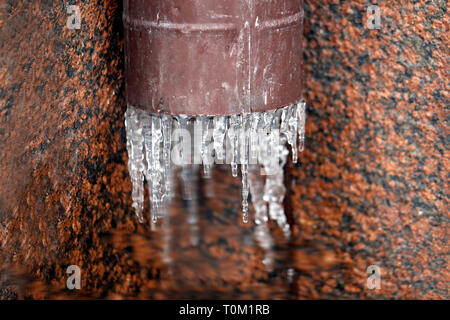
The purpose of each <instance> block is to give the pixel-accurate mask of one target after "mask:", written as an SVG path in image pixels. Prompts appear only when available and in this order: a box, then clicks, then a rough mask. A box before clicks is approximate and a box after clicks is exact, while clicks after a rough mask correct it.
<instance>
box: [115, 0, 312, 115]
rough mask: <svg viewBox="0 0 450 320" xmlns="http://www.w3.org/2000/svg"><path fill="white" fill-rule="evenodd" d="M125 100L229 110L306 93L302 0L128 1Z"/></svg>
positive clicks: (158, 108) (170, 110) (275, 103)
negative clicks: (303, 66)
mask: <svg viewBox="0 0 450 320" xmlns="http://www.w3.org/2000/svg"><path fill="white" fill-rule="evenodd" d="M123 20H124V24H125V29H126V31H125V33H126V81H127V99H128V103H129V104H131V105H133V106H137V107H141V108H143V109H146V110H149V111H150V112H153V113H166V114H174V115H180V114H184V115H229V114H236V113H243V112H255V111H263V110H269V109H274V108H277V107H281V106H286V105H289V104H291V103H294V102H296V101H298V100H300V99H301V96H302V85H301V66H302V42H301V39H302V22H303V1H302V0H272V1H267V0H266V1H256V0H209V1H204V0H171V1H163V0H154V1H146V0H125V2H124V15H123Z"/></svg>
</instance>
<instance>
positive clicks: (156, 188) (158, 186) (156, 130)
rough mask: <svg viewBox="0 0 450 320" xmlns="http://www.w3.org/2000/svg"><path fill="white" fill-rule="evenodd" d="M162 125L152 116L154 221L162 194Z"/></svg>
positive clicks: (158, 119)
mask: <svg viewBox="0 0 450 320" xmlns="http://www.w3.org/2000/svg"><path fill="white" fill-rule="evenodd" d="M161 144H162V126H161V118H160V117H159V116H155V115H154V116H152V157H153V160H152V178H151V180H152V221H153V222H156V220H157V218H158V216H159V214H160V209H161V208H160V207H161V199H162V195H163V192H162V190H163V188H162V179H163V177H162V167H161Z"/></svg>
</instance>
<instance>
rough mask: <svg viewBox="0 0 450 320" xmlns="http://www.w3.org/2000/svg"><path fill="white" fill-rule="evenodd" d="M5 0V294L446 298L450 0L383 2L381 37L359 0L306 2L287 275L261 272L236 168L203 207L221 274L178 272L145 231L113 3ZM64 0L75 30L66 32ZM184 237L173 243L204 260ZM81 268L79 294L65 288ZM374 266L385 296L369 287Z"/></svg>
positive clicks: (1, 65) (1, 94) (1, 57)
mask: <svg viewBox="0 0 450 320" xmlns="http://www.w3.org/2000/svg"><path fill="white" fill-rule="evenodd" d="M0 4H1V6H0V10H1V15H0V28H1V31H0V297H1V298H3V299H14V298H66V297H70V298H76V297H92V298H98V297H101V298H133V297H138V298H167V297H169V298H170V297H177V298H182V297H184V298H205V297H210V298H229V297H232V298H233V297H234V298H297V299H305V298H403V299H404V298H408V299H411V298H418V299H423V298H436V299H448V298H449V295H448V282H449V281H450V275H449V271H448V254H449V247H448V234H449V228H448V223H449V213H448V209H447V208H448V190H449V189H448V169H449V160H448V159H449V152H448V149H447V148H446V147H447V145H448V125H447V123H448V122H447V121H448V105H449V94H448V80H447V79H448V65H449V61H448V59H449V56H448V47H449V41H448V40H449V39H448V27H449V19H448V13H447V4H446V1H443V0H436V1H425V0H421V1H415V2H414V4H412V3H411V1H388V0H386V1H381V0H380V1H378V5H379V7H380V8H381V14H382V24H381V29H380V30H369V29H368V28H367V27H366V21H367V15H366V8H367V6H368V4H369V2H368V1H351V2H350V1H337V0H328V1H316V0H305V38H304V48H305V52H304V72H305V75H304V83H305V90H304V91H305V99H306V101H307V103H308V109H307V113H308V120H307V129H306V134H307V145H306V148H305V152H304V153H303V154H301V155H300V161H301V163H300V164H298V165H296V166H294V165H292V163H289V164H288V165H287V168H286V184H287V186H288V195H287V199H286V211H287V215H288V217H289V220H290V222H291V224H292V231H293V239H292V240H291V243H290V244H289V245H283V243H282V240H279V238H281V235H280V231H279V230H277V228H276V226H274V225H271V230H272V234H273V236H274V238H275V239H276V241H277V243H278V242H279V243H280V245H279V246H278V251H280V252H281V253H280V259H279V261H278V262H279V263H278V264H279V265H280V266H283V265H290V266H292V268H293V270H294V273H293V274H291V275H290V277H291V278H292V279H291V280H292V281H290V282H289V281H288V280H287V278H288V276H287V275H286V274H285V271H286V270H285V268H283V267H279V268H275V270H274V271H273V272H267V271H266V270H265V269H264V267H263V266H262V263H261V260H262V254H263V253H262V252H261V250H260V249H258V247H257V246H255V245H254V243H252V240H251V238H252V237H251V230H252V228H253V226H252V225H251V224H250V225H248V226H247V225H243V224H242V223H241V222H240V218H239V214H240V203H239V201H240V200H239V196H240V195H239V185H240V183H239V179H233V178H231V174H230V172H229V170H226V169H219V170H216V171H215V172H214V181H218V182H219V183H214V181H212V182H211V183H212V184H211V185H210V186H209V187H205V186H202V189H203V191H204V193H205V192H206V191H208V190H213V193H214V195H215V196H213V197H212V198H206V197H205V198H202V200H201V203H202V209H201V210H200V214H201V215H202V219H203V220H202V221H201V223H200V228H201V230H202V232H201V234H202V241H201V244H200V251H201V253H200V257H202V259H204V260H206V261H210V260H211V259H217V261H220V263H219V264H218V265H216V266H215V267H214V266H208V265H204V269H200V270H196V269H193V268H186V270H185V271H186V272H185V273H184V274H180V273H176V272H175V274H174V272H172V273H170V270H168V268H167V267H166V266H165V265H164V264H163V262H162V257H161V251H162V241H161V240H160V239H161V238H162V236H161V231H160V230H159V231H156V232H153V233H152V232H150V231H149V228H148V226H147V225H140V224H139V223H138V222H137V219H136V218H135V216H134V213H133V212H132V209H131V183H130V180H129V176H128V172H127V166H126V162H127V154H126V148H125V131H124V125H123V121H124V112H125V109H126V103H125V99H124V78H123V27H122V20H121V10H122V8H121V3H120V1H94V0H92V1H88V0H86V1H2V2H0ZM69 4H76V5H79V7H80V9H81V17H82V21H81V29H80V30H69V29H68V28H66V22H67V19H68V17H69V15H68V14H67V13H66V9H67V6H68V5H69ZM204 189H208V190H204ZM180 209H181V211H183V206H182V204H179V205H178V211H180ZM175 211H176V210H175ZM178 228H179V227H178ZM180 232H181V231H180ZM180 239H181V240H180V242H179V243H176V244H174V245H175V247H174V248H175V249H174V250H178V251H182V252H183V254H184V256H185V259H188V260H189V259H190V258H191V257H193V256H195V255H197V256H198V255H199V254H198V252H192V253H191V252H190V251H189V250H191V249H192V248H190V247H189V244H185V242H186V241H184V240H183V238H180ZM246 239H247V240H246ZM278 240H279V241H278ZM177 246H178V247H177ZM176 248H179V249H176ZM189 248H190V249H189ZM181 261H183V260H181ZM73 264H75V265H78V266H80V268H81V270H82V289H81V290H80V291H76V292H73V291H69V290H67V289H65V288H66V279H67V277H68V275H67V274H66V268H67V267H68V266H69V265H73ZM372 264H378V265H379V266H380V268H381V277H382V281H381V289H380V290H369V289H368V288H367V287H366V279H367V273H366V269H367V267H368V266H369V265H372ZM199 265H200V264H199ZM181 269H182V268H181ZM195 271H197V273H196V272H195ZM221 271H222V272H221Z"/></svg>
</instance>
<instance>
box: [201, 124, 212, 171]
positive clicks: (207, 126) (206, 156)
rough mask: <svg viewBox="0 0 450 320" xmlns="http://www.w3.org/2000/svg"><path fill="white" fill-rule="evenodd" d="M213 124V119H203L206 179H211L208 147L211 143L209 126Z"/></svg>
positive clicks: (203, 160) (202, 150)
mask: <svg viewBox="0 0 450 320" xmlns="http://www.w3.org/2000/svg"><path fill="white" fill-rule="evenodd" d="M210 124H211V119H210V118H208V117H203V118H202V147H201V155H202V162H203V173H204V175H205V177H206V178H210V177H211V172H210V170H211V164H210V163H209V157H208V156H209V154H208V149H207V148H208V146H207V142H209V140H208V138H209V126H210Z"/></svg>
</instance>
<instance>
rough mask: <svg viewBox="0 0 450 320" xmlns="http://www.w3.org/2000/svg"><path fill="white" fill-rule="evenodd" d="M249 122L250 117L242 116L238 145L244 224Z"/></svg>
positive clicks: (246, 217)
mask: <svg viewBox="0 0 450 320" xmlns="http://www.w3.org/2000/svg"><path fill="white" fill-rule="evenodd" d="M249 121H250V115H248V114H244V115H243V116H242V127H241V132H240V138H241V141H240V145H241V150H240V154H241V174H242V220H243V221H244V223H247V222H248V195H249V186H248V165H249V147H250V145H249V140H250V135H249V134H248V126H249Z"/></svg>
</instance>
